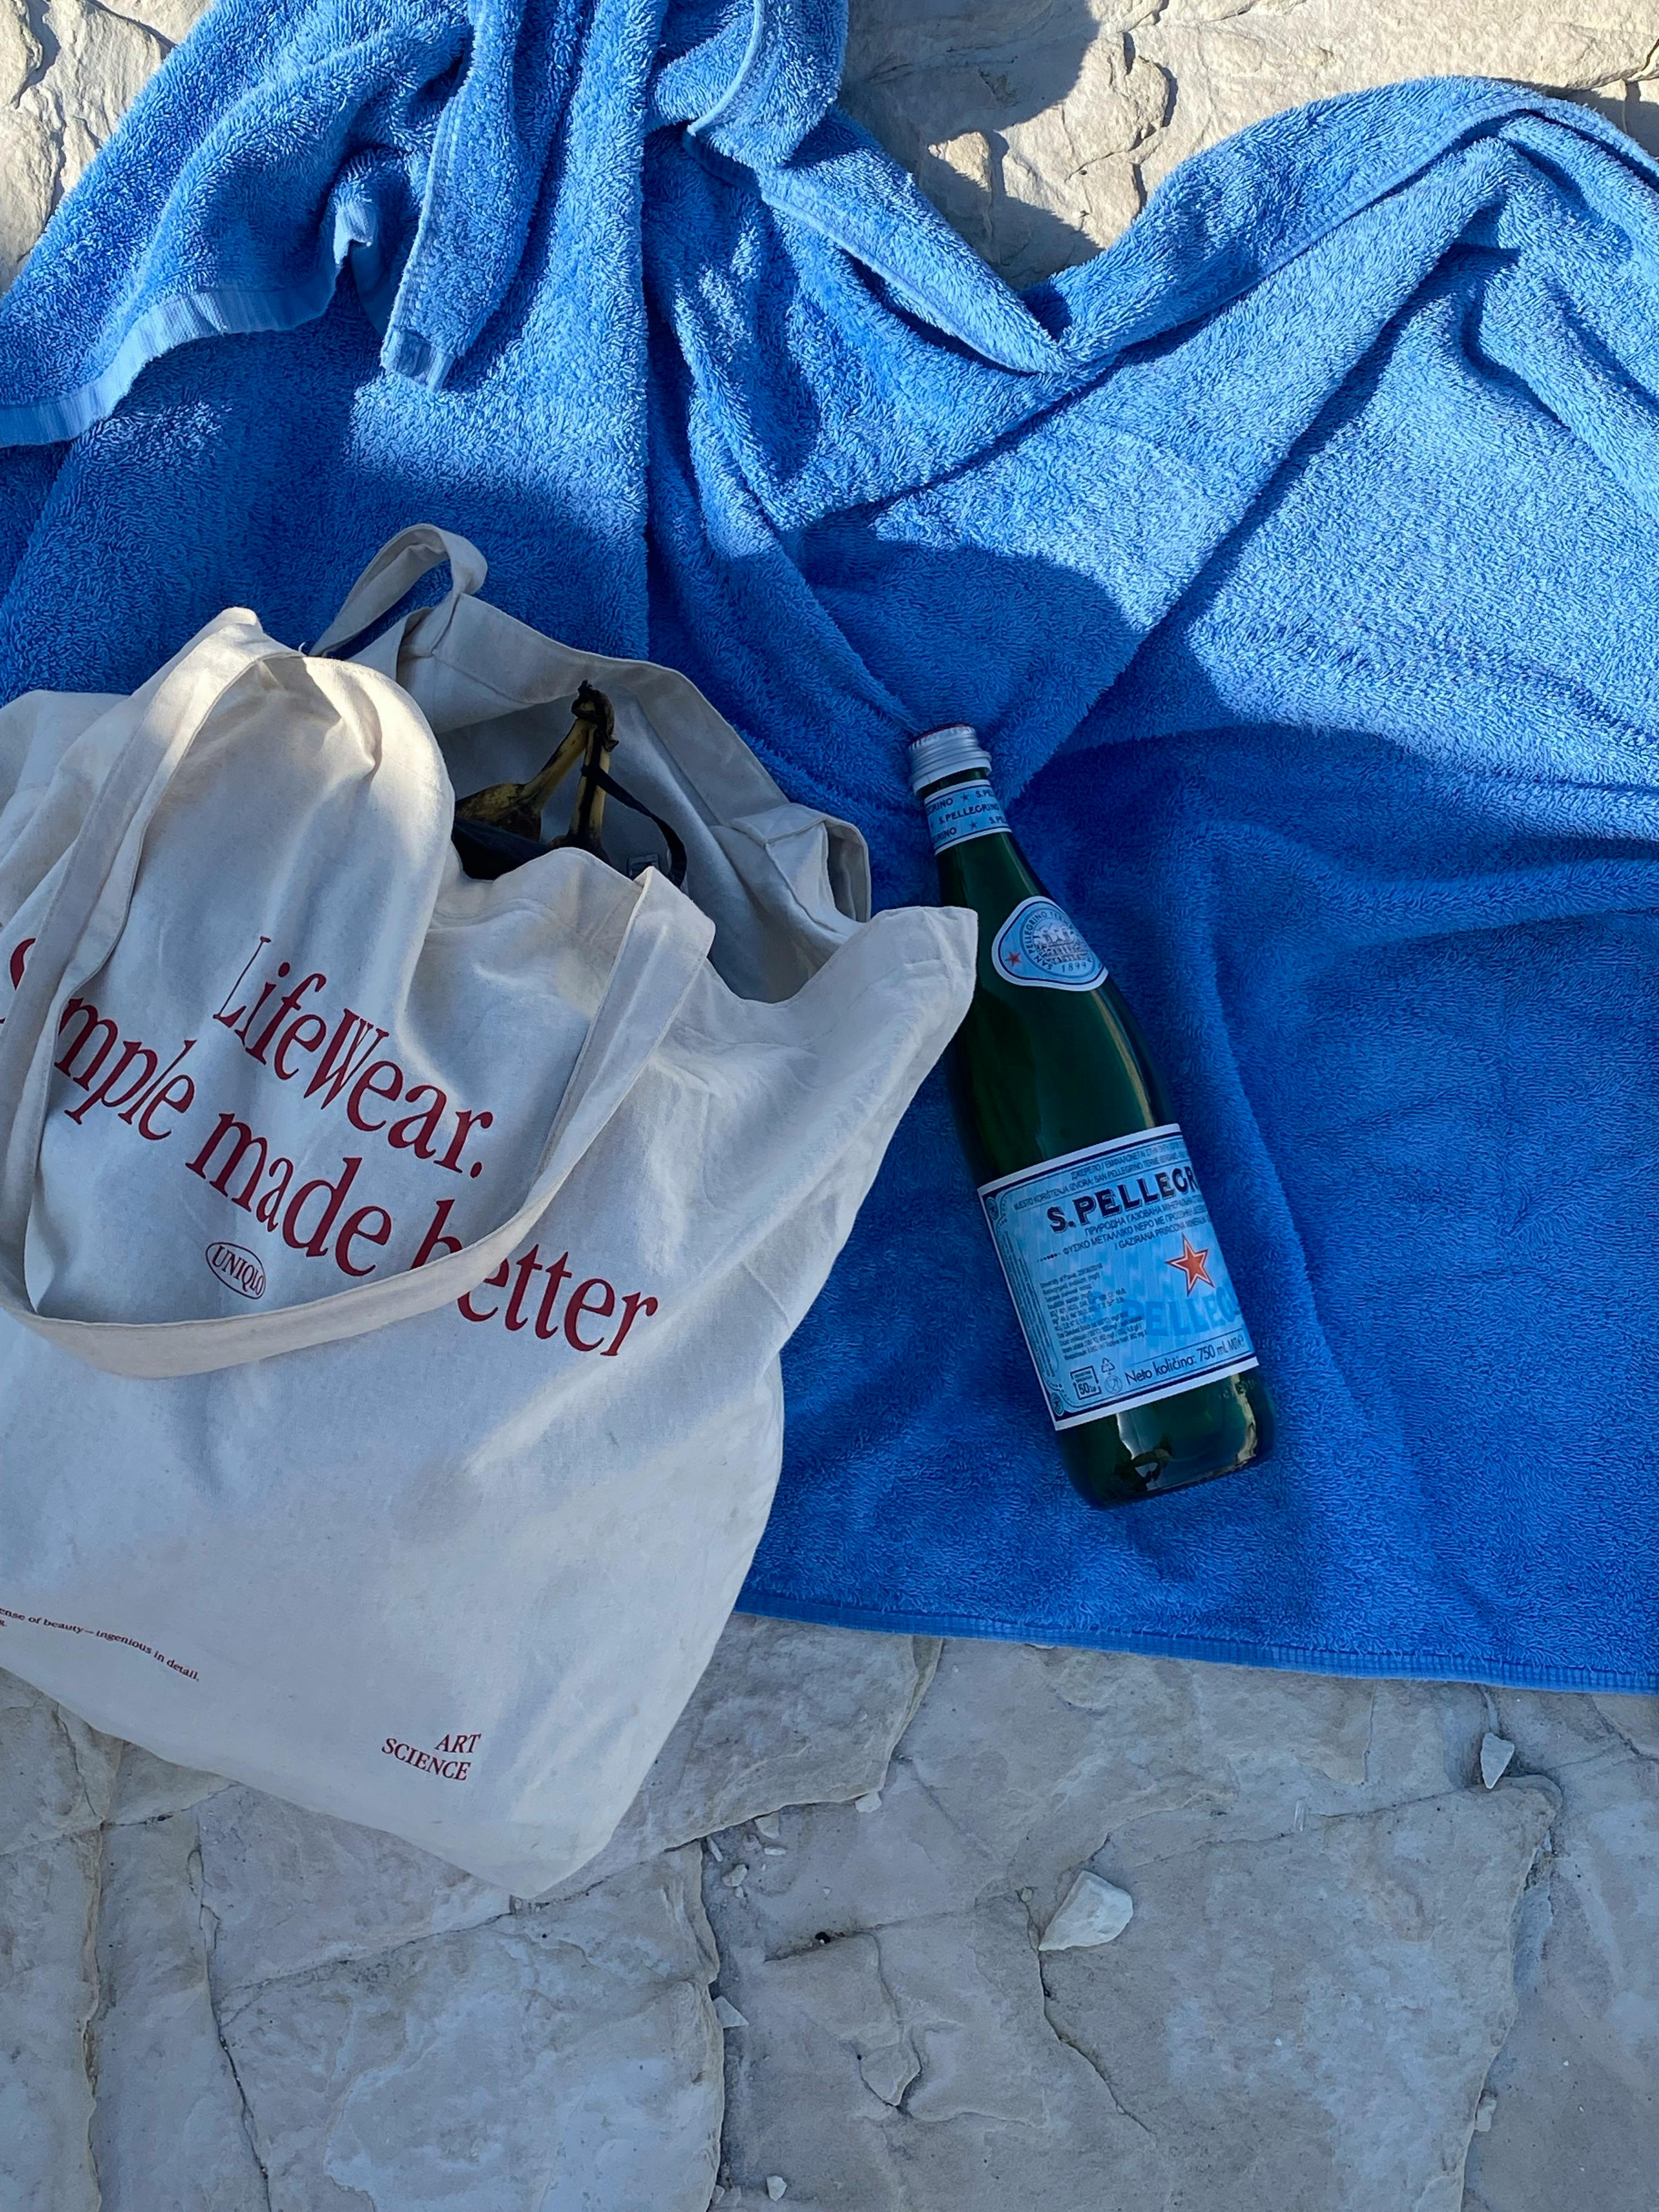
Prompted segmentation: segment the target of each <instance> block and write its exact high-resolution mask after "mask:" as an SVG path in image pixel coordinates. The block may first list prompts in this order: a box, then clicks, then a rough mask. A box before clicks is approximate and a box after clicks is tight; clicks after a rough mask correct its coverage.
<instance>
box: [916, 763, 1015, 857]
mask: <svg viewBox="0 0 1659 2212" xmlns="http://www.w3.org/2000/svg"><path fill="white" fill-rule="evenodd" d="M921 803H922V805H923V807H924V808H925V810H926V811H927V830H928V835H929V836H931V837H932V838H933V850H934V851H935V852H936V853H943V852H945V851H946V850H948V848H950V847H951V846H952V845H965V844H966V843H967V842H968V841H969V838H970V837H994V836H996V835H997V833H998V832H999V831H1002V832H1003V833H1004V834H1005V835H1006V831H1007V828H1008V817H1006V815H1005V814H1004V812H1003V811H1002V809H1001V807H1000V805H998V804H997V795H996V793H995V792H994V791H993V790H992V788H991V787H990V785H989V784H988V783H987V782H986V781H985V779H984V777H983V776H975V777H974V778H972V780H971V781H969V782H967V783H952V784H947V785H945V787H944V788H943V789H942V790H939V791H930V792H928V793H927V795H926V796H925V797H924V799H922V802H921Z"/></svg>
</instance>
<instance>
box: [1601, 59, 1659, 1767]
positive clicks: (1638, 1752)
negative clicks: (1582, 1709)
mask: <svg viewBox="0 0 1659 2212" xmlns="http://www.w3.org/2000/svg"><path fill="white" fill-rule="evenodd" d="M1654 52H1655V53H1656V54H1659V46H1656V47H1655V48H1654ZM1595 1710H1596V1712H1597V1714H1598V1715H1599V1716H1600V1717H1601V1719H1602V1720H1604V1721H1605V1722H1606V1723H1607V1726H1608V1727H1609V1728H1610V1729H1612V1730H1613V1734H1614V1735H1616V1736H1617V1737H1618V1739H1619V1741H1620V1743H1622V1744H1623V1745H1624V1747H1625V1749H1626V1751H1627V1752H1628V1753H1630V1755H1631V1757H1632V1759H1641V1760H1642V1761H1643V1762H1644V1764H1645V1765H1649V1766H1659V1752H1653V1751H1644V1749H1643V1747H1642V1746H1641V1745H1640V1744H1639V1743H1638V1742H1637V1741H1636V1739H1635V1737H1634V1736H1633V1735H1631V1734H1630V1733H1629V1731H1628V1730H1627V1729H1622V1728H1620V1725H1619V1723H1618V1722H1617V1721H1616V1720H1615V1719H1614V1718H1613V1715H1612V1714H1611V1713H1610V1712H1609V1711H1607V1708H1606V1706H1605V1705H1601V1703H1600V1702H1599V1701H1598V1702H1597V1705H1596V1708H1595Z"/></svg>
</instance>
